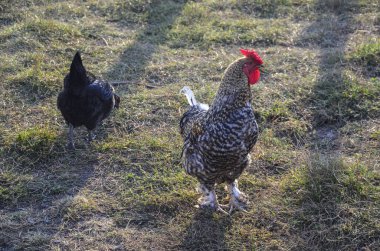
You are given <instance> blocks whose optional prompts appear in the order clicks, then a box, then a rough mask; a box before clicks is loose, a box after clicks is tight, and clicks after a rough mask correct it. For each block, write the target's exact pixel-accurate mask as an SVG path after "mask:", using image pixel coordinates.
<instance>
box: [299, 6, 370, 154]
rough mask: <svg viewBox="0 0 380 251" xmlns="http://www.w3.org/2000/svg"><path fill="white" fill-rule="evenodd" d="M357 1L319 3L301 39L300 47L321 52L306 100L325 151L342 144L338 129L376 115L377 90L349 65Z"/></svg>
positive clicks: (355, 28)
mask: <svg viewBox="0 0 380 251" xmlns="http://www.w3.org/2000/svg"><path fill="white" fill-rule="evenodd" d="M360 8H361V6H360V4H359V3H358V2H357V1H354V0H349V1H338V0H336V1H330V0H319V1H318V2H317V3H316V5H315V9H316V11H317V13H316V15H317V17H316V21H315V22H314V23H312V24H311V25H310V26H309V27H307V28H306V29H305V30H304V31H303V32H302V33H301V34H302V35H301V37H300V38H299V40H298V45H300V46H305V45H308V46H314V47H316V48H317V49H319V55H318V57H317V59H319V69H318V75H317V80H316V82H315V84H314V89H313V91H312V92H311V93H310V94H309V95H308V96H307V97H305V102H306V103H309V105H310V107H311V110H312V117H313V121H312V124H313V127H314V129H316V134H315V135H314V136H315V139H316V143H317V145H319V144H320V143H322V146H319V147H322V148H332V149H334V148H335V147H336V146H337V145H339V144H337V143H338V142H339V138H340V137H339V133H338V130H339V129H340V128H341V127H343V126H345V125H346V124H347V123H349V122H352V121H360V120H365V119H368V118H370V117H371V116H376V114H377V113H378V112H377V111H376V109H375V108H371V107H374V104H375V102H376V90H375V91H374V90H373V88H372V87H371V84H368V85H367V84H363V83H361V82H359V80H358V79H357V78H356V75H357V72H356V71H353V70H351V69H350V66H349V64H348V62H346V55H345V53H346V50H345V48H346V47H347V43H348V41H349V39H350V36H351V35H352V34H354V32H355V31H356V30H357V29H358V28H359V24H358V23H357V21H356V20H355V15H356V14H357V13H359V12H360V10H361V9H360Z"/></svg>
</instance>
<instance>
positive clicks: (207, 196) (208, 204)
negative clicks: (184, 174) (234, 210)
mask: <svg viewBox="0 0 380 251" xmlns="http://www.w3.org/2000/svg"><path fill="white" fill-rule="evenodd" d="M198 191H199V192H201V193H202V194H203V195H202V197H200V198H199V199H198V203H199V206H200V207H201V208H212V209H214V210H216V211H220V212H222V213H226V214H227V212H226V211H224V210H223V209H222V208H221V207H220V205H219V203H218V200H217V198H216V193H215V190H214V188H213V186H207V185H204V184H200V186H199V189H198Z"/></svg>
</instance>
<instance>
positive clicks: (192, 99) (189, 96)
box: [179, 86, 209, 111]
mask: <svg viewBox="0 0 380 251" xmlns="http://www.w3.org/2000/svg"><path fill="white" fill-rule="evenodd" d="M179 93H183V94H185V96H186V98H187V101H188V102H189V104H190V105H191V106H198V107H199V108H201V109H202V110H206V111H207V110H208V109H209V106H208V104H201V103H199V104H198V103H197V100H196V99H195V96H194V93H193V91H192V90H191V89H190V87H188V86H184V87H183V88H182V89H181V91H180V92H179Z"/></svg>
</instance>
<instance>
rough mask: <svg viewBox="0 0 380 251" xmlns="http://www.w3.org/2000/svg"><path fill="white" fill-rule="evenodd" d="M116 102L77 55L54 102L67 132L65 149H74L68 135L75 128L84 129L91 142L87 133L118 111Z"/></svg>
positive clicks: (112, 94) (111, 91) (107, 89)
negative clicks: (80, 127) (67, 140)
mask: <svg viewBox="0 0 380 251" xmlns="http://www.w3.org/2000/svg"><path fill="white" fill-rule="evenodd" d="M119 102H120V98H119V97H118V96H117V95H116V94H115V93H114V89H113V87H112V86H111V85H110V84H109V83H107V82H105V81H102V80H98V79H96V78H95V77H94V75H92V74H91V73H89V72H87V71H86V70H85V68H84V66H83V64H82V59H81V57H80V54H79V52H77V53H76V54H75V56H74V59H73V62H72V64H71V67H70V73H69V74H67V75H66V77H65V79H64V88H63V91H61V92H60V93H59V95H58V99H57V106H58V109H59V110H60V111H61V113H62V116H63V117H64V119H65V121H66V123H67V124H68V125H69V128H70V131H69V144H68V146H69V147H70V148H73V147H74V144H73V138H72V137H73V135H72V134H73V128H75V127H79V126H85V127H86V128H87V129H88V131H89V140H91V139H92V135H91V131H92V130H94V129H95V128H96V126H97V125H98V124H99V123H100V122H101V121H102V120H103V119H105V118H107V117H108V116H109V114H110V113H111V111H112V109H113V108H114V107H115V108H118V107H119Z"/></svg>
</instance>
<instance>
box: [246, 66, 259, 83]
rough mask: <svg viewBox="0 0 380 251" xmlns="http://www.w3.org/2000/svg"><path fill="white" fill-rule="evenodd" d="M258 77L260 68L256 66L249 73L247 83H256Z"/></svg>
mask: <svg viewBox="0 0 380 251" xmlns="http://www.w3.org/2000/svg"><path fill="white" fill-rule="evenodd" d="M259 79H260V70H259V69H258V68H256V69H254V70H253V71H252V72H251V74H249V78H248V83H249V84H250V85H254V84H256V83H257V82H258V81H259Z"/></svg>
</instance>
